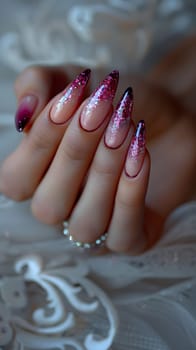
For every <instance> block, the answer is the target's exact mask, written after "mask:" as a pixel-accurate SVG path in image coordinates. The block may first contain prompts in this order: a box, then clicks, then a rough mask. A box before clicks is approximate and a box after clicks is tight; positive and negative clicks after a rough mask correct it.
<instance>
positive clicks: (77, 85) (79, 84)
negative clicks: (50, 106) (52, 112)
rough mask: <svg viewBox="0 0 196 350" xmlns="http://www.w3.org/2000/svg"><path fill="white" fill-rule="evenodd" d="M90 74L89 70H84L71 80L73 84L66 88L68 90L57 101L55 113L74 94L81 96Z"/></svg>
mask: <svg viewBox="0 0 196 350" xmlns="http://www.w3.org/2000/svg"><path fill="white" fill-rule="evenodd" d="M90 73H91V70H90V69H86V70H85V71H83V72H82V73H80V74H79V75H78V76H77V77H76V78H75V79H74V80H73V82H72V83H71V84H70V85H69V86H68V88H67V89H66V90H65V92H64V93H63V96H62V97H61V98H60V99H59V101H58V103H57V105H56V110H57V111H59V110H60V109H61V108H62V106H63V105H64V104H65V103H66V102H67V101H69V100H71V99H72V97H73V95H74V94H75V93H77V94H78V97H80V96H81V95H82V93H83V91H84V88H85V87H86V85H87V83H88V80H89V77H90Z"/></svg>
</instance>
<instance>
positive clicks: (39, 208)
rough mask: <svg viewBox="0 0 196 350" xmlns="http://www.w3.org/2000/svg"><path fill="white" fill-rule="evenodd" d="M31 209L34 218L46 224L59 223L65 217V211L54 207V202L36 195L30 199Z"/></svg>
mask: <svg viewBox="0 0 196 350" xmlns="http://www.w3.org/2000/svg"><path fill="white" fill-rule="evenodd" d="M31 211H32V214H33V215H34V217H35V218H36V219H38V220H39V221H41V222H43V223H44V224H47V225H56V224H59V223H61V222H62V221H63V220H66V218H67V215H66V212H65V211H63V212H62V210H58V209H56V206H55V203H51V201H49V200H47V199H46V198H40V197H38V196H34V197H33V199H32V203H31Z"/></svg>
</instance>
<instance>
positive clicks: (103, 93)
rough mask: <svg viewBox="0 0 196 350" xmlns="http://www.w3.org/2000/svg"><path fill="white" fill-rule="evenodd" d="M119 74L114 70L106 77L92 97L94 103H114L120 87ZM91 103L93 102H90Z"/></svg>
mask: <svg viewBox="0 0 196 350" xmlns="http://www.w3.org/2000/svg"><path fill="white" fill-rule="evenodd" d="M118 80H119V72H118V71H116V70H114V71H112V72H111V73H110V74H108V75H107V76H106V78H105V79H104V80H103V81H102V82H101V84H100V85H99V86H98V88H97V89H96V90H95V92H94V93H93V95H92V99H91V100H92V103H96V101H104V100H106V101H108V100H110V101H113V99H114V95H115V93H116V89H117V86H118ZM90 102H91V101H90Z"/></svg>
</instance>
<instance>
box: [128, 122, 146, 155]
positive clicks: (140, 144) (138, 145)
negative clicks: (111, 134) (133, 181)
mask: <svg viewBox="0 0 196 350" xmlns="http://www.w3.org/2000/svg"><path fill="white" fill-rule="evenodd" d="M145 133H146V132H145V123H144V121H143V120H141V121H140V122H139V123H138V125H137V129H136V132H135V135H134V136H133V137H132V140H131V145H130V148H129V152H128V155H129V157H130V158H132V159H133V160H135V161H137V160H138V158H139V157H140V156H142V155H143V154H144V153H145V144H146V142H145Z"/></svg>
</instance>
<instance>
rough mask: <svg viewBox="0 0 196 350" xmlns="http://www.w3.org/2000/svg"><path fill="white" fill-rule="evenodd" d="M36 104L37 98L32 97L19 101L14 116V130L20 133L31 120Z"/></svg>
mask: <svg viewBox="0 0 196 350" xmlns="http://www.w3.org/2000/svg"><path fill="white" fill-rule="evenodd" d="M37 104H38V98H37V97H36V96H34V95H28V96H25V97H23V98H22V99H21V100H20V103H19V106H18V109H17V112H16V116H15V125H16V130H18V131H19V132H22V131H23V130H24V128H25V126H26V125H27V124H28V122H29V120H30V119H31V118H32V116H33V114H34V112H35V109H36V107H37Z"/></svg>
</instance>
